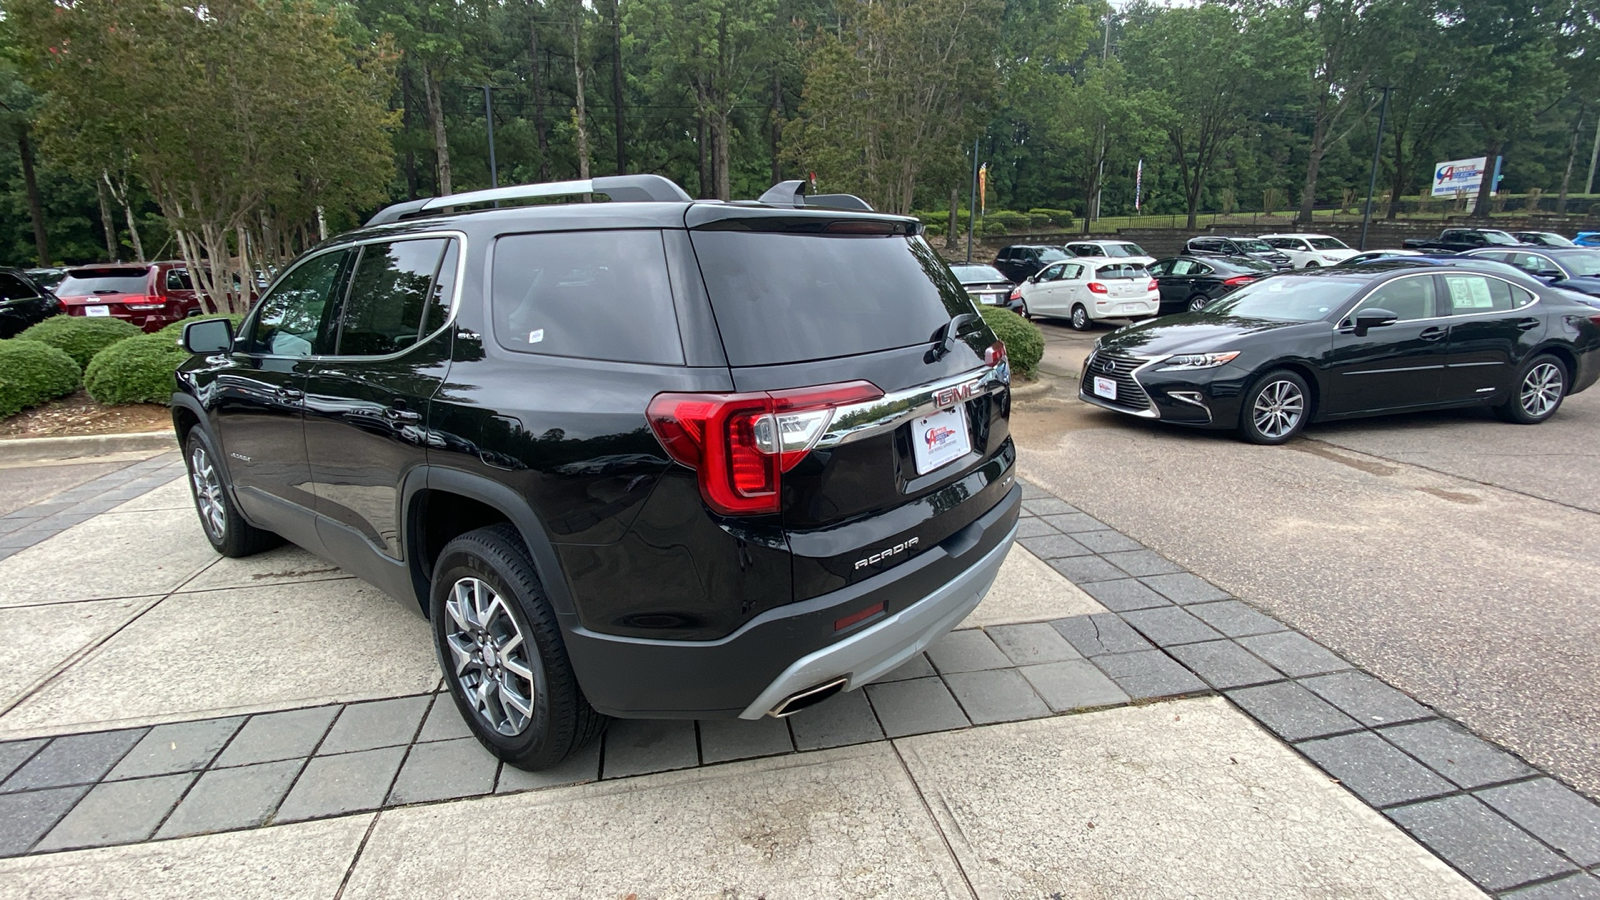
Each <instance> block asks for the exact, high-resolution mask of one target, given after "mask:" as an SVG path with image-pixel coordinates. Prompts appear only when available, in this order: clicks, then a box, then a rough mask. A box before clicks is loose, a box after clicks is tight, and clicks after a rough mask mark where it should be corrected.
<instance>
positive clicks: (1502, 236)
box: [1478, 231, 1519, 244]
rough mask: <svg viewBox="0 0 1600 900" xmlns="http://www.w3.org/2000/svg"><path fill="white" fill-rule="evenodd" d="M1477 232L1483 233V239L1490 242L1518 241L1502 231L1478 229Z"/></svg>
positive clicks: (1508, 242)
mask: <svg viewBox="0 0 1600 900" xmlns="http://www.w3.org/2000/svg"><path fill="white" fill-rule="evenodd" d="M1478 233H1479V234H1481V235H1483V239H1484V240H1486V241H1488V242H1489V243H1491V244H1515V243H1519V242H1518V241H1517V239H1516V238H1514V237H1512V236H1511V235H1509V234H1506V233H1505V232H1504V231H1480V232H1478Z"/></svg>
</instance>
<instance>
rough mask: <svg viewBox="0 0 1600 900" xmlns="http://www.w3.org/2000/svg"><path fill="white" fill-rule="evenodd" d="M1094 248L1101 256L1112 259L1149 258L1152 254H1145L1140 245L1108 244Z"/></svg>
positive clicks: (1097, 245)
mask: <svg viewBox="0 0 1600 900" xmlns="http://www.w3.org/2000/svg"><path fill="white" fill-rule="evenodd" d="M1093 246H1094V249H1095V250H1096V251H1098V253H1099V255H1100V256H1105V257H1109V258H1111V259H1122V258H1123V257H1127V256H1149V255H1150V254H1148V253H1146V252H1144V248H1143V247H1141V246H1139V245H1138V244H1110V243H1107V244H1094V245H1093Z"/></svg>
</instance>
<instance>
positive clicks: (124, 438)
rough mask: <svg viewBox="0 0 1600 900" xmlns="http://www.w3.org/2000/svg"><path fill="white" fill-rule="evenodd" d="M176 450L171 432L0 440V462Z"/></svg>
mask: <svg viewBox="0 0 1600 900" xmlns="http://www.w3.org/2000/svg"><path fill="white" fill-rule="evenodd" d="M177 447H178V439H177V437H175V436H174V435H173V433H172V432H171V431H143V432H137V433H135V434H90V435H82V436H79V437H48V438H12V439H10V440H0V463H10V462H33V461H44V460H62V459H79V458H84V457H95V456H110V455H112V454H114V453H130V452H137V451H140V450H151V451H161V450H176V449H177Z"/></svg>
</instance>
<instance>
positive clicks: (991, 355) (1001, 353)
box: [983, 341, 1006, 368]
mask: <svg viewBox="0 0 1600 900" xmlns="http://www.w3.org/2000/svg"><path fill="white" fill-rule="evenodd" d="M1005 361H1006V345H1005V344H1004V343H1003V342H1001V341H995V342H994V343H992V344H990V345H989V349H987V350H985V351H983V364H984V365H986V366H988V367H990V368H994V367H995V366H998V365H1000V364H1001V363H1003V362H1005Z"/></svg>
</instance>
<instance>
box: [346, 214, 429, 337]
mask: <svg viewBox="0 0 1600 900" xmlns="http://www.w3.org/2000/svg"><path fill="white" fill-rule="evenodd" d="M449 243H453V241H450V240H449V239H448V238H425V239H423V240H414V241H394V242H384V243H379V244H366V245H364V246H362V247H361V250H360V253H361V256H360V260H359V261H358V262H357V263H356V265H355V268H354V269H353V270H352V272H351V275H350V289H349V292H348V294H347V295H346V297H345V301H344V305H343V309H342V310H341V312H340V314H339V339H338V343H337V346H336V347H335V349H334V351H333V352H334V353H335V354H337V355H339V356H385V355H387V354H390V353H398V352H399V351H401V350H404V349H405V348H407V347H409V346H411V345H412V344H415V343H416V342H417V341H419V340H421V339H422V338H423V337H424V336H426V335H427V334H428V333H429V332H431V331H432V330H433V329H434V328H437V327H438V325H439V324H440V323H443V321H444V318H445V315H447V314H448V309H449V303H450V298H449V297H448V296H441V294H440V292H439V291H438V290H437V287H436V284H435V282H436V280H437V278H438V276H439V268H440V261H441V259H442V258H443V256H444V255H445V254H444V250H445V245H446V244H449ZM451 274H452V275H453V274H454V273H453V272H452V273H451ZM430 323H433V324H432V327H429V324H430Z"/></svg>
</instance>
